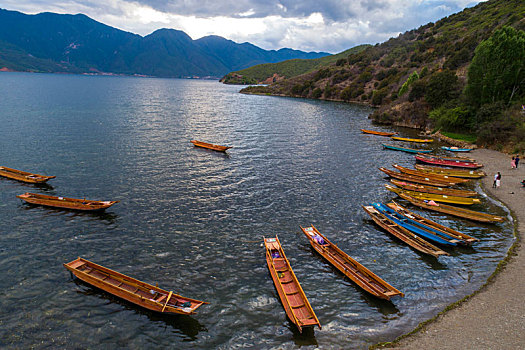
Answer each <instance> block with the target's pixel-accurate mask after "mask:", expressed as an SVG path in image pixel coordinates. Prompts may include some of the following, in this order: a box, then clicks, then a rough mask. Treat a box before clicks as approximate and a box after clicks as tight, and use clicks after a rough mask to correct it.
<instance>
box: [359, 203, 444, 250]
mask: <svg viewBox="0 0 525 350" xmlns="http://www.w3.org/2000/svg"><path fill="white" fill-rule="evenodd" d="M363 209H364V210H365V212H366V213H367V214H368V215H370V217H371V218H372V220H374V222H375V223H376V224H377V225H378V226H379V227H381V228H383V229H384V230H385V231H386V232H388V233H390V234H391V235H393V236H394V237H396V238H398V239H400V240H401V241H403V242H404V243H406V244H408V245H409V246H411V247H412V248H414V249H415V250H417V251H419V252H421V253H424V254H428V255H432V256H434V257H436V258H437V257H439V256H440V255H449V254H448V253H447V252H445V251H444V250H441V249H439V248H438V247H436V246H435V245H433V244H431V243H429V242H427V241H425V240H424V239H423V238H421V237H419V236H417V235H415V234H413V233H412V232H410V231H409V230H407V229H406V228H403V227H401V226H400V225H398V224H396V223H395V222H393V221H392V220H390V219H388V218H387V217H386V216H385V215H383V214H381V213H380V212H379V211H378V210H376V208H374V207H373V206H371V205H366V206H363Z"/></svg>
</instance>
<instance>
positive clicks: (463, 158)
mask: <svg viewBox="0 0 525 350" xmlns="http://www.w3.org/2000/svg"><path fill="white" fill-rule="evenodd" d="M424 155H426V154H424ZM433 157H435V158H439V159H443V160H450V161H453V162H455V161H459V162H467V163H476V160H475V159H474V158H469V157H462V156H455V157H447V156H433Z"/></svg>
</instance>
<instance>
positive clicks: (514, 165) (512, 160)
mask: <svg viewBox="0 0 525 350" xmlns="http://www.w3.org/2000/svg"><path fill="white" fill-rule="evenodd" d="M510 168H511V169H515V168H516V159H515V158H514V156H512V159H511V161H510Z"/></svg>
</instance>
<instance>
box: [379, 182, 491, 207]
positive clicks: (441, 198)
mask: <svg viewBox="0 0 525 350" xmlns="http://www.w3.org/2000/svg"><path fill="white" fill-rule="evenodd" d="M385 187H386V189H387V190H389V191H392V192H394V193H397V194H399V193H404V194H406V195H408V196H410V197H413V198H417V199H420V200H427V201H435V202H442V203H451V204H459V205H472V204H479V203H481V200H479V199H478V198H467V197H456V196H447V195H444V194H433V193H425V192H416V191H408V190H402V189H400V188H397V187H393V186H390V185H388V184H387V185H385Z"/></svg>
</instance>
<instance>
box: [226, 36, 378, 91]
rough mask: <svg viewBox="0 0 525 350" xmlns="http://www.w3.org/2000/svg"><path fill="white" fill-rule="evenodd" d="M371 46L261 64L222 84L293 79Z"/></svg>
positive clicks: (236, 73)
mask: <svg viewBox="0 0 525 350" xmlns="http://www.w3.org/2000/svg"><path fill="white" fill-rule="evenodd" d="M369 46H371V45H359V46H356V47H353V48H351V49H348V50H346V51H343V52H341V53H338V54H336V55H330V56H325V57H321V58H314V59H293V60H287V61H283V62H279V63H266V64H259V65H256V66H253V67H250V68H246V69H243V70H240V71H236V72H231V73H228V74H227V75H226V76H224V77H223V78H222V79H221V82H223V83H225V84H258V83H261V82H265V81H267V80H268V79H273V77H279V78H293V77H296V76H298V75H301V74H305V73H308V72H311V71H314V70H318V69H320V68H321V67H324V66H328V65H330V64H334V63H336V62H337V61H338V60H340V59H342V60H345V59H346V57H348V56H349V55H351V54H354V53H359V52H361V51H363V50H364V49H366V48H367V47H369ZM272 82H273V81H272Z"/></svg>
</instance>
